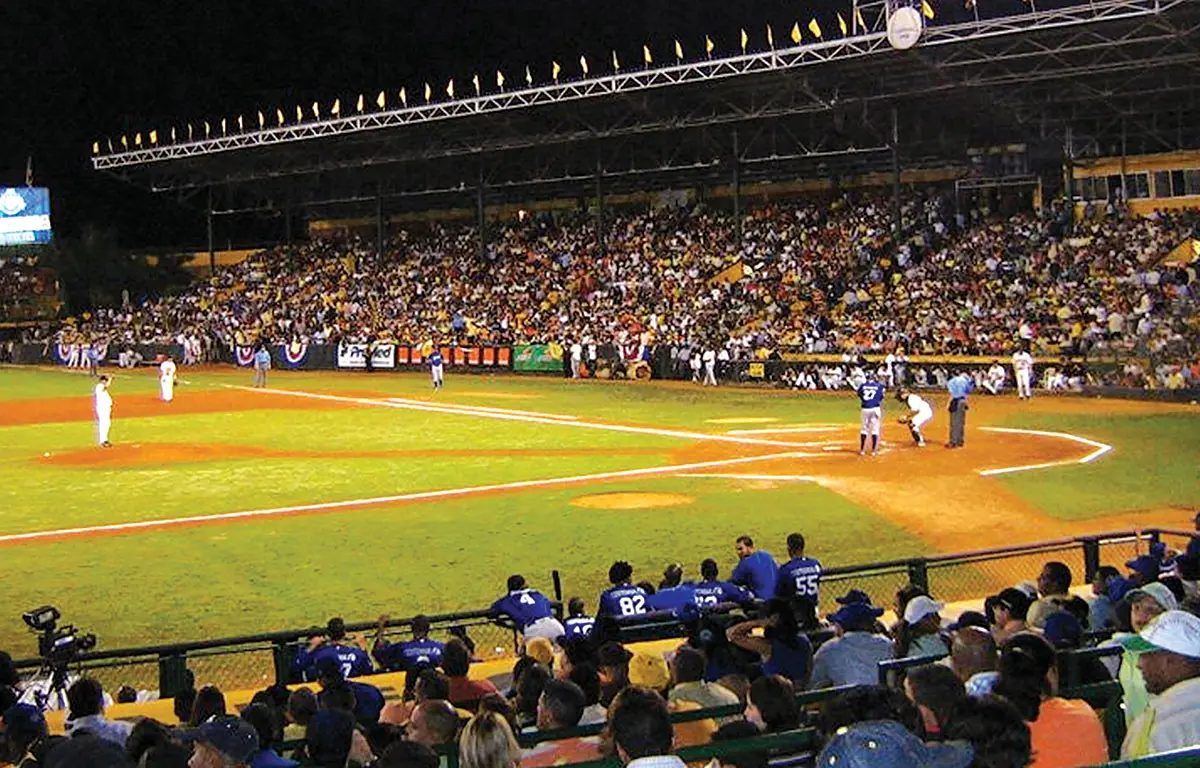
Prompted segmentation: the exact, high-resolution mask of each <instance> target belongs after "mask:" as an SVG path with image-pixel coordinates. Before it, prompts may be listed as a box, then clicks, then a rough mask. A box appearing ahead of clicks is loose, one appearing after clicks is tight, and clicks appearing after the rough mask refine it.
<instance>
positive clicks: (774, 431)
mask: <svg viewBox="0 0 1200 768" xmlns="http://www.w3.org/2000/svg"><path fill="white" fill-rule="evenodd" d="M839 429H842V427H780V428H778V429H731V430H729V431H728V432H726V433H725V434H727V435H771V434H784V433H791V432H836V431H837V430H839Z"/></svg>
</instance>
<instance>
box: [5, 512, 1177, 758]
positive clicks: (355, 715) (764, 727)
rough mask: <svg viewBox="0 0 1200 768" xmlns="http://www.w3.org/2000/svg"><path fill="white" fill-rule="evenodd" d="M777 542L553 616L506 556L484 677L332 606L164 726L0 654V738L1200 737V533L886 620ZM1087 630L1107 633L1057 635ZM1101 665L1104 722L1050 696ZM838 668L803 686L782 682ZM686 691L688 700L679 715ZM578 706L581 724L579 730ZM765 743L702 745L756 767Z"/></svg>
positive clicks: (332, 747)
mask: <svg viewBox="0 0 1200 768" xmlns="http://www.w3.org/2000/svg"><path fill="white" fill-rule="evenodd" d="M1197 528H1198V531H1200V516H1198V519H1197ZM787 547H788V553H789V556H790V559H789V560H788V561H787V562H786V563H783V564H782V565H780V564H778V563H777V562H776V561H775V559H774V558H773V557H772V556H771V555H770V554H769V553H767V552H765V551H763V550H762V549H759V548H756V547H755V545H754V542H753V541H752V540H751V539H750V538H749V537H745V536H744V537H741V538H739V540H738V542H737V547H736V549H737V554H738V556H739V562H738V566H737V567H736V568H735V569H734V571H733V573H732V574H731V576H730V579H729V580H722V579H720V578H719V576H718V574H717V573H716V565H715V562H714V561H712V560H707V561H705V562H704V563H703V564H702V565H701V567H700V573H699V579H697V580H695V581H688V580H684V578H683V576H684V572H683V570H684V569H683V568H682V567H681V566H679V565H675V564H673V565H670V566H668V567H667V569H666V570H665V571H664V574H663V578H662V580H661V582H660V583H659V584H658V585H657V586H655V585H654V584H652V583H648V582H642V583H634V581H633V572H632V568H630V567H629V565H628V564H627V563H623V562H618V563H615V564H614V566H613V568H612V570H611V571H610V581H611V582H612V587H611V588H609V589H608V590H606V591H605V592H604V593H602V594H601V595H600V596H599V598H598V601H597V606H598V611H597V613H598V615H597V616H594V617H592V616H588V615H586V613H585V611H584V608H585V604H584V601H583V600H582V599H580V598H574V599H572V600H571V601H570V605H569V607H568V611H567V615H566V616H564V617H562V620H561V621H560V620H559V618H557V617H556V616H555V614H554V613H553V606H551V605H550V603H549V601H548V600H546V599H545V598H544V596H543V595H541V593H539V592H538V591H537V590H536V589H533V588H532V587H530V586H529V585H528V584H527V583H526V582H525V580H524V579H523V578H522V577H520V576H513V577H510V579H509V580H508V583H507V585H506V586H507V591H506V593H505V595H504V596H503V597H501V598H500V599H499V600H497V601H496V603H495V604H494V605H493V606H492V609H491V611H490V615H491V617H492V618H493V619H494V620H496V621H498V622H502V623H504V624H505V625H506V626H511V627H512V628H513V629H514V630H516V631H518V632H520V633H521V635H522V637H523V638H524V642H523V643H522V651H521V655H520V657H519V658H518V659H517V661H516V663H515V665H514V666H513V668H512V671H511V674H507V673H506V674H501V675H496V676H494V677H493V678H491V679H483V678H481V677H480V676H478V675H476V676H472V675H471V674H470V672H471V665H472V663H473V662H474V661H475V660H474V659H473V647H472V644H471V643H470V639H469V637H466V636H465V634H460V635H458V636H455V637H452V638H451V639H449V641H447V642H441V641H437V640H433V639H431V638H430V637H429V631H430V625H429V622H428V621H427V620H425V619H424V618H423V617H418V618H417V619H415V620H414V621H413V622H412V623H411V629H412V638H411V639H407V640H402V641H397V640H396V639H395V638H393V639H392V640H389V639H388V637H387V636H386V632H385V629H386V626H387V623H388V622H387V617H381V621H380V626H379V631H378V633H377V634H376V637H375V639H374V643H373V644H372V645H370V646H368V644H367V642H366V640H365V638H352V637H350V636H348V635H347V633H346V629H345V625H344V624H343V623H342V622H341V620H340V619H334V620H332V621H330V623H329V626H328V628H327V632H326V634H325V635H323V636H322V637H320V638H314V640H313V642H312V643H311V644H310V646H309V647H308V648H307V649H305V650H303V651H302V652H301V653H300V654H299V655H298V656H297V657H296V661H295V666H294V671H295V674H296V675H297V676H298V677H300V678H302V679H308V680H310V681H311V683H310V684H304V685H302V686H299V687H297V686H292V687H290V688H289V687H288V686H283V685H274V686H271V687H270V688H267V689H265V690H263V691H260V692H258V693H257V694H255V695H254V696H253V699H252V700H251V702H250V704H249V705H248V706H246V707H244V708H242V709H240V711H235V710H234V709H233V708H232V707H229V706H228V705H227V702H226V699H225V696H224V694H223V693H222V692H221V691H220V690H218V689H217V688H215V687H212V686H205V687H201V688H200V689H199V690H196V689H194V687H189V688H188V689H187V690H185V691H184V692H182V693H180V694H179V695H177V696H176V697H175V698H174V709H175V714H176V717H177V718H178V720H179V723H180V724H179V725H178V726H174V727H172V726H168V725H166V724H164V723H161V722H158V721H156V720H153V719H138V720H136V721H133V722H127V721H124V720H109V719H107V718H106V717H105V715H104V709H105V695H104V692H103V691H102V689H101V686H100V684H99V683H98V682H97V681H96V680H94V679H91V678H87V677H82V678H78V679H76V680H75V681H74V682H73V684H72V685H71V686H70V688H69V690H68V691H67V703H68V713H67V719H66V734H65V736H51V735H50V734H49V732H48V729H47V725H46V720H45V717H44V715H43V714H42V712H41V710H40V709H39V708H38V707H37V706H35V705H32V704H29V703H26V701H25V700H24V699H23V698H22V693H23V692H22V690H21V688H22V685H23V682H22V681H21V679H20V678H19V677H18V676H17V675H16V674H15V673H14V671H13V669H12V665H11V661H10V660H9V659H8V658H7V656H6V655H2V654H0V686H3V687H0V713H2V720H0V761H8V762H10V763H12V764H14V765H19V766H38V765H42V764H45V765H47V766H74V765H94V766H101V765H102V766H128V765H139V766H141V765H145V766H178V767H180V768H182V766H184V765H189V766H192V768H201V767H203V768H209V767H211V768H229V767H230V766H250V768H268V767H272V766H273V767H275V768H283V767H285V766H296V765H309V766H322V767H327V768H348V766H356V765H357V766H366V765H377V766H380V768H391V767H393V766H395V767H400V766H403V767H404V768H436V767H437V766H439V765H446V762H445V761H446V757H445V755H446V750H447V749H448V748H450V747H452V746H457V755H458V761H459V763H460V764H461V765H462V766H463V768H517V766H524V767H525V768H541V767H543V766H552V765H563V764H569V763H574V762H583V761H588V760H595V759H600V758H603V757H612V758H616V759H617V760H619V762H620V763H622V764H629V765H633V766H635V768H667V766H672V767H673V768H679V766H682V765H683V762H682V760H680V758H678V757H676V756H675V755H674V753H675V751H676V750H678V749H681V748H683V747H688V746H699V745H704V744H709V743H713V742H720V741H724V740H738V739H745V738H747V737H753V736H758V735H762V734H787V733H789V732H795V731H798V730H799V729H812V730H813V731H815V735H816V737H817V738H818V739H819V741H820V743H821V744H823V749H822V750H821V752H820V754H819V755H818V756H817V757H816V763H817V764H819V765H822V766H828V767H830V768H833V767H834V766H838V765H842V764H849V765H856V766H857V765H863V766H866V765H872V766H876V765H887V766H900V767H907V766H912V767H913V768H916V767H917V766H926V765H939V766H961V768H967V767H968V766H978V767H980V768H1007V767H1010V766H1011V768H1024V767H1025V766H1029V765H1032V766H1036V768H1067V767H1069V766H1084V765H1095V764H1099V763H1103V762H1105V761H1106V760H1107V759H1108V757H1109V754H1110V747H1109V739H1110V738H1111V737H1113V736H1114V734H1117V735H1119V734H1121V733H1123V734H1124V737H1123V743H1122V745H1121V747H1120V754H1121V755H1122V756H1123V757H1142V756H1146V755H1150V754H1156V753H1160V752H1164V751H1168V750H1171V749H1176V748H1181V747H1188V746H1195V745H1198V744H1200V615H1198V614H1197V611H1198V610H1200V591H1198V589H1200V585H1198V583H1197V576H1198V573H1200V568H1198V566H1200V533H1198V535H1197V537H1196V538H1194V539H1193V540H1192V541H1191V543H1190V544H1189V546H1188V548H1187V549H1186V551H1182V552H1176V551H1169V550H1168V549H1167V548H1166V547H1165V546H1162V545H1155V546H1153V547H1152V548H1151V550H1150V551H1149V552H1148V553H1146V554H1144V555H1141V556H1139V557H1137V558H1135V559H1134V560H1131V561H1129V562H1128V563H1126V564H1125V565H1126V568H1127V571H1126V572H1125V573H1124V574H1123V573H1122V570H1120V569H1118V568H1116V567H1112V566H1104V567H1101V568H1100V569H1099V572H1098V573H1097V574H1096V576H1095V580H1094V581H1093V583H1092V584H1091V585H1090V587H1091V594H1090V595H1089V596H1088V597H1089V598H1090V599H1085V597H1083V596H1081V595H1080V594H1079V593H1080V590H1078V589H1075V590H1073V589H1072V587H1074V586H1076V585H1074V584H1073V574H1072V573H1071V570H1070V568H1069V567H1068V566H1067V565H1065V564H1063V563H1060V562H1048V563H1046V564H1045V566H1044V568H1043V569H1042V571H1041V573H1040V574H1038V577H1037V579H1036V583H1033V582H1026V583H1021V584H1017V585H1015V586H1013V587H1009V588H1006V589H1004V590H1002V591H1000V592H999V593H998V594H996V595H994V596H992V597H989V598H988V599H987V600H985V601H984V602H983V604H982V605H980V606H978V608H979V609H980V610H966V611H962V612H961V613H960V615H958V617H957V619H956V620H955V621H953V622H949V623H948V622H946V621H945V620H944V617H943V616H942V612H943V611H945V610H946V608H947V607H946V605H945V604H943V603H942V602H939V601H937V600H935V599H934V598H933V597H932V596H930V595H929V594H927V593H926V592H925V591H924V590H922V589H920V588H918V587H916V586H913V585H909V586H906V587H904V588H902V589H901V590H899V591H898V592H897V594H896V595H895V604H894V617H895V621H894V622H893V623H891V624H890V625H885V624H884V619H885V610H884V609H883V608H882V607H880V606H876V605H875V604H874V603H873V601H872V598H871V596H870V595H868V594H866V593H865V592H863V591H861V590H857V589H852V590H849V591H848V592H847V593H846V594H844V595H842V596H840V597H838V599H837V600H836V603H837V604H838V608H837V610H836V611H833V612H832V613H829V614H828V615H826V616H825V617H824V619H823V620H821V619H819V618H818V612H817V608H816V606H817V604H818V596H819V590H820V588H821V576H822V570H821V566H820V563H819V561H817V560H816V559H815V558H812V557H810V556H808V555H807V554H806V552H805V542H804V538H803V536H800V535H799V534H792V535H791V536H789V537H788V540H787ZM667 614H669V615H670V616H671V617H673V618H675V619H678V620H680V621H681V622H683V623H684V624H685V626H687V627H688V628H689V630H690V635H689V637H688V639H687V640H686V641H685V642H683V643H681V644H680V645H678V646H677V647H676V648H674V649H673V650H671V651H670V652H667V653H662V652H658V651H655V650H647V649H646V647H645V646H637V645H633V646H630V647H627V646H626V645H624V644H622V643H621V642H618V638H619V629H620V628H621V627H622V626H623V625H625V624H627V623H629V622H631V621H635V622H642V623H644V622H645V620H647V619H650V618H657V619H662V618H664V616H665V615H667ZM1089 644H1091V645H1095V646H1096V647H1098V648H1100V649H1103V648H1104V647H1106V646H1107V647H1111V648H1112V651H1111V652H1108V653H1107V655H1106V653H1105V652H1103V651H1101V652H1098V653H1092V654H1089V655H1079V654H1078V653H1077V651H1078V650H1079V649H1081V648H1084V647H1087V646H1088V645H1089ZM814 647H815V648H816V650H815V651H814V650H813V649H814ZM896 659H901V660H903V659H908V660H911V662H910V663H908V664H907V665H906V666H905V667H904V668H903V669H893V670H890V671H886V670H885V672H884V674H883V675H882V676H881V667H880V663H881V662H887V661H891V660H896ZM1110 665H1111V666H1110ZM375 671H402V672H405V673H406V674H405V681H406V684H405V686H404V692H403V695H397V696H395V697H393V698H392V700H388V698H387V697H385V695H384V692H383V690H382V689H380V688H379V687H377V686H375V685H373V684H372V678H371V676H370V675H371V674H372V673H373V672H375ZM1111 680H1117V681H1119V685H1120V688H1121V689H1122V694H1123V695H1122V702H1123V703H1122V705H1121V706H1120V708H1119V709H1117V710H1113V711H1114V712H1115V716H1114V717H1107V715H1106V719H1108V720H1109V722H1107V723H1106V722H1104V720H1102V718H1101V716H1100V714H1098V713H1097V712H1096V711H1095V710H1094V709H1093V708H1092V706H1091V705H1090V704H1089V703H1088V702H1086V701H1082V700H1075V699H1069V698H1064V696H1063V695H1062V694H1064V693H1068V692H1069V691H1068V690H1067V688H1068V685H1071V686H1080V685H1087V684H1093V683H1100V682H1105V681H1111ZM881 682H882V683H884V684H881ZM1110 684H1111V683H1110ZM191 685H192V686H194V683H192V684H191ZM843 686H845V687H844V688H843ZM834 688H837V689H838V690H836V691H833V692H832V693H831V694H830V695H828V696H826V697H824V700H823V701H822V703H821V704H820V706H819V708H816V709H814V708H810V707H804V706H801V705H800V704H799V702H798V700H797V694H798V693H800V692H802V691H804V690H823V689H834ZM135 698H136V692H134V691H132V690H130V689H122V690H121V691H119V692H118V694H117V699H118V701H133V700H135ZM701 710H705V711H701ZM689 712H698V713H699V714H696V715H691V716H684V717H677V716H676V715H678V713H689ZM589 725H597V726H600V727H598V728H595V729H592V730H586V729H584V730H579V728H580V727H582V726H589ZM565 729H575V730H565ZM764 749H765V748H763V747H759V748H753V747H752V748H751V749H750V750H749V751H733V752H730V753H729V754H728V755H726V756H724V757H721V758H718V759H715V760H714V761H713V763H711V766H712V768H720V766H722V765H726V766H736V768H765V766H767V765H768V759H769V758H770V757H771V755H772V753H771V752H770V751H764ZM774 754H775V755H776V756H778V755H779V754H788V751H787V748H786V747H779V748H778V749H777V751H776V752H775V753H774Z"/></svg>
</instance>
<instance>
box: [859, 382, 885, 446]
mask: <svg viewBox="0 0 1200 768" xmlns="http://www.w3.org/2000/svg"><path fill="white" fill-rule="evenodd" d="M886 391H887V390H886V389H885V388H884V386H883V385H882V384H880V383H879V382H877V381H874V380H872V379H871V378H868V379H867V380H866V381H864V382H863V383H862V384H859V385H858V387H857V388H856V389H855V390H854V393H855V394H857V395H858V401H859V403H860V404H861V405H862V430H861V431H860V432H859V433H858V455H859V456H863V455H865V454H866V450H867V435H870V436H871V455H872V456H877V455H879V422H880V421H882V420H883V396H884V394H885V393H886Z"/></svg>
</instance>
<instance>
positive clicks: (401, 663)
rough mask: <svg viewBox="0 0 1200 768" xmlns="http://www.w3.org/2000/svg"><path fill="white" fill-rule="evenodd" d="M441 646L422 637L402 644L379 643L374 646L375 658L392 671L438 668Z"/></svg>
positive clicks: (435, 641) (440, 661)
mask: <svg viewBox="0 0 1200 768" xmlns="http://www.w3.org/2000/svg"><path fill="white" fill-rule="evenodd" d="M442 647H443V646H442V644H441V643H439V642H438V641H437V640H430V639H429V638H428V637H422V638H420V639H419V640H406V641H404V642H403V643H388V642H386V641H385V642H381V643H378V644H376V646H375V658H376V659H377V660H378V661H379V663H380V664H382V665H383V666H385V667H387V668H388V669H389V670H392V671H405V672H408V671H416V670H421V669H428V668H430V667H436V666H440V665H441V663H442Z"/></svg>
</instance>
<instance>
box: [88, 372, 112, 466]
mask: <svg viewBox="0 0 1200 768" xmlns="http://www.w3.org/2000/svg"><path fill="white" fill-rule="evenodd" d="M92 399H93V403H92V405H93V407H94V408H95V410H96V442H97V443H99V444H100V447H101V448H112V443H110V442H108V430H109V427H111V426H112V407H113V401H112V395H110V394H108V377H107V376H101V377H100V381H98V382H96V387H95V389H93V390H92Z"/></svg>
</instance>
